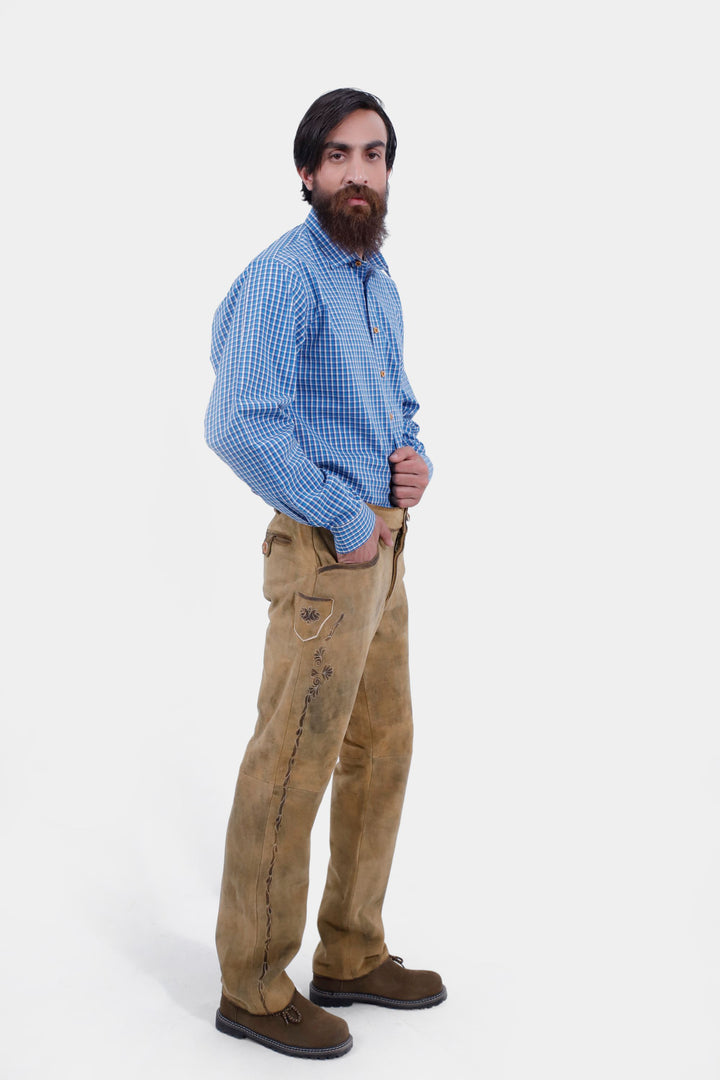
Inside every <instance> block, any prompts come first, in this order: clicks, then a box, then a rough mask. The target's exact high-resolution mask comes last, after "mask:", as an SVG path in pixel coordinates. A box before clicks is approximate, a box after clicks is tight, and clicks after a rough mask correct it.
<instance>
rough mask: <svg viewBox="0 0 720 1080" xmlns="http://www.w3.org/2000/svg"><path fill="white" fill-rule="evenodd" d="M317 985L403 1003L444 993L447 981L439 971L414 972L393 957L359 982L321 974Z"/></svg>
mask: <svg viewBox="0 0 720 1080" xmlns="http://www.w3.org/2000/svg"><path fill="white" fill-rule="evenodd" d="M313 986H314V987H316V988H317V989H318V990H325V991H328V992H330V993H343V994H373V995H376V996H377V997H384V998H390V999H395V1000H399V1001H418V1000H422V999H423V998H429V997H433V996H434V995H436V994H439V993H441V991H442V989H443V981H442V979H441V977H440V976H439V975H438V973H437V972H436V971H413V970H412V969H411V968H405V967H402V966H401V965H400V964H399V963H397V962H396V961H395V960H394V959H393V958H392V957H388V959H387V960H386V961H385V962H384V963H382V964H380V966H379V967H377V968H376V969H375V970H374V971H371V972H369V974H367V975H363V976H361V977H360V978H359V979H328V978H325V977H324V976H322V975H318V974H317V973H316V974H314V975H313Z"/></svg>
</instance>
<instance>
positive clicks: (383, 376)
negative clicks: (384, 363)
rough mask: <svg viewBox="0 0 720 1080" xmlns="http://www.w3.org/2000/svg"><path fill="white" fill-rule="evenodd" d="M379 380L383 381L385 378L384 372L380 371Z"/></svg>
mask: <svg viewBox="0 0 720 1080" xmlns="http://www.w3.org/2000/svg"><path fill="white" fill-rule="evenodd" d="M380 378H381V379H384V378H385V372H384V371H381V372H380Z"/></svg>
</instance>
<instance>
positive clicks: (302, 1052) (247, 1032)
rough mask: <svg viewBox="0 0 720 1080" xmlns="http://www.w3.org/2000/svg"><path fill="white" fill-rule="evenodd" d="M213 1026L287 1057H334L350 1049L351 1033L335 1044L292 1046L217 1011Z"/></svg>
mask: <svg viewBox="0 0 720 1080" xmlns="http://www.w3.org/2000/svg"><path fill="white" fill-rule="evenodd" d="M215 1027H216V1028H217V1029H218V1031H222V1032H223V1034H224V1035H232V1037H233V1038H234V1039H252V1040H253V1041H254V1042H259V1043H262V1045H263V1046H267V1047H268V1048H269V1049H270V1050H276V1051H277V1052H278V1054H287V1055H288V1056H289V1057H300V1058H336V1057H342V1055H343V1054H347V1052H348V1051H349V1050H351V1049H352V1044H353V1041H352V1035H349V1036H348V1037H347V1039H346V1040H345V1042H343V1043H338V1045H337V1046H318V1047H308V1046H292V1045H291V1044H289V1043H282V1042H279V1041H278V1040H277V1039H271V1038H270V1036H269V1035H261V1034H260V1033H259V1032H257V1031H253V1029H252V1028H249V1027H245V1026H244V1024H238V1023H236V1021H235V1020H228V1018H227V1016H223V1014H222V1013H221V1012H220V1010H219V1009H218V1011H217V1012H216V1013H215Z"/></svg>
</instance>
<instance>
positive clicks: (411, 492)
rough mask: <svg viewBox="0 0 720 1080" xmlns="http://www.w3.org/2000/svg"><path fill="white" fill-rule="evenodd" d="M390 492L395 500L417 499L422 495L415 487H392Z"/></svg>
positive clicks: (420, 490) (419, 489)
mask: <svg viewBox="0 0 720 1080" xmlns="http://www.w3.org/2000/svg"><path fill="white" fill-rule="evenodd" d="M391 490H392V493H393V495H394V496H395V498H396V499H418V498H419V497H420V495H421V494H422V489H421V488H416V487H393V488H392V489H391Z"/></svg>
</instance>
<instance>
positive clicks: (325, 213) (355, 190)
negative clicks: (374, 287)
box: [312, 184, 387, 255]
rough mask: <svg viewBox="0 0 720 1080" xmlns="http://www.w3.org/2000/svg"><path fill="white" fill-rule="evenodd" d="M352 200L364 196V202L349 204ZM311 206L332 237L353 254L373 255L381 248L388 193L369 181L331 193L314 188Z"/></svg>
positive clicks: (384, 236)
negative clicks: (380, 190) (372, 185)
mask: <svg viewBox="0 0 720 1080" xmlns="http://www.w3.org/2000/svg"><path fill="white" fill-rule="evenodd" d="M350 199H365V204H364V205H362V206H350V205H349V200H350ZM312 207H313V210H314V211H315V213H316V214H317V217H318V221H319V222H320V224H321V225H322V227H323V229H324V230H325V232H326V233H327V234H328V236H329V237H330V239H331V240H332V241H333V242H334V243H335V244H337V245H338V247H341V248H344V249H345V251H348V252H350V254H351V255H353V254H355V253H356V252H357V253H362V254H363V255H374V254H376V252H378V251H379V250H380V248H381V247H382V244H383V241H384V240H385V238H386V236H387V229H386V228H385V215H386V213H387V192H386V193H385V194H384V195H381V194H380V193H379V192H378V191H375V189H374V188H371V187H368V186H367V185H366V184H348V186H347V187H342V188H340V189H339V191H335V192H334V193H333V194H332V195H329V194H327V193H326V192H324V191H319V190H318V189H317V188H315V190H314V191H313V201H312Z"/></svg>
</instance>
